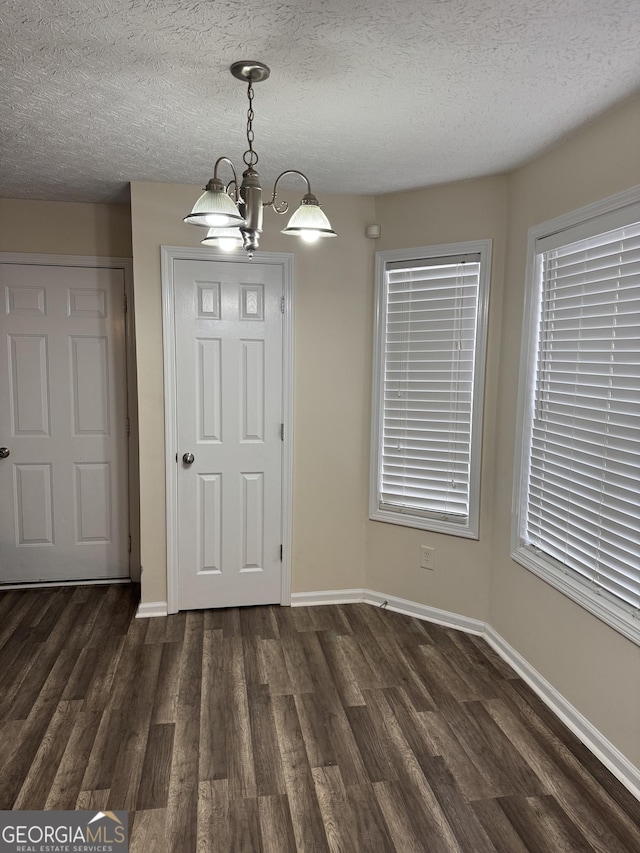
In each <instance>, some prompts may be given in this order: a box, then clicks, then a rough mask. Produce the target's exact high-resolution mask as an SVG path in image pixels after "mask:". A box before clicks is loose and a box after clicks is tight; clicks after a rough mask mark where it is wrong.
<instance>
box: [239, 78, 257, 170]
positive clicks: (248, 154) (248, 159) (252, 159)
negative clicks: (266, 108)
mask: <svg viewBox="0 0 640 853" xmlns="http://www.w3.org/2000/svg"><path fill="white" fill-rule="evenodd" d="M247 97H248V98H249V109H248V110H247V142H248V144H249V147H248V148H247V150H246V151H245V152H244V155H243V157H242V159H243V160H244V162H245V163H246V165H247V166H249V167H253V166H255V165H256V163H257V162H258V155H257V154H256V152H255V151H254V150H253V140H254V138H255V137H254V133H253V118H254V113H253V81H252V80H251V79H250V80H249V87H248V89H247Z"/></svg>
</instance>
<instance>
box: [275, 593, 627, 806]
mask: <svg viewBox="0 0 640 853" xmlns="http://www.w3.org/2000/svg"><path fill="white" fill-rule="evenodd" d="M358 601H359V602H365V603H367V604H373V605H375V606H377V607H381V606H382V605H383V604H385V603H386V604H385V606H386V607H387V608H388V609H389V610H394V611H396V612H397V613H404V614H405V615H406V616H414V617H415V618H416V619H424V620H425V621H426V622H436V623H437V624H438V625H444V626H445V627H447V628H456V629H457V630H459V631H465V632H466V633H468V634H479V635H481V636H483V637H484V638H485V639H486V641H487V642H488V643H489V645H490V646H491V647H492V648H493V649H495V651H496V652H497V653H498V654H499V655H500V657H501V658H503V659H504V660H505V661H506V662H507V663H508V664H509V665H510V666H511V667H512V668H513V669H514V670H515V671H516V672H517V673H518V675H519V676H520V677H521V678H522V679H523V680H524V681H526V682H527V684H528V685H529V687H531V688H532V690H533V691H534V692H535V693H536V694H537V695H538V696H539V697H540V699H542V701H543V702H544V703H545V705H546V706H547V707H548V708H550V709H551V710H552V711H553V713H554V714H555V715H556V716H557V717H558V718H559V719H560V720H562V722H563V723H564V724H565V725H566V726H567V727H568V728H569V729H570V730H571V731H572V732H573V733H574V734H575V735H576V736H577V737H578V738H579V739H580V740H581V741H582V743H583V744H584V745H585V746H586V747H587V748H588V749H589V750H591V752H593V754H594V755H595V756H596V757H597V758H598V759H599V760H600V761H601V762H602V763H603V764H604V765H605V767H607V768H608V769H609V770H610V771H611V772H612V773H613V775H614V776H615V777H616V778H617V779H619V780H620V782H622V784H623V785H624V786H625V788H627V789H628V790H629V791H630V792H631V793H632V794H633V795H634V797H636V798H637V799H639V800H640V769H639V768H638V767H636V766H635V765H634V764H632V763H631V762H630V761H629V760H628V759H627V758H626V757H625V756H624V755H623V754H622V753H621V752H620V750H619V749H618V748H617V747H616V746H614V745H613V744H612V743H611V741H610V740H608V739H607V738H606V737H605V736H604V735H603V734H602V733H601V732H599V731H598V729H596V728H595V726H593V725H592V724H591V723H590V722H589V720H587V718H586V717H585V716H583V714H581V713H580V711H578V709H577V708H575V707H574V706H573V705H572V704H571V702H569V700H568V699H565V697H564V696H563V695H562V694H561V693H559V692H558V691H557V690H556V689H555V687H553V685H552V684H550V683H549V682H548V681H547V680H546V678H544V676H542V675H541V674H540V673H539V672H538V671H537V670H536V669H534V667H533V666H531V664H530V663H528V662H527V661H526V660H525V659H524V658H523V657H522V655H521V654H520V653H519V652H517V651H516V650H515V649H514V648H513V647H512V646H510V645H509V643H507V641H506V640H505V639H504V638H503V637H501V636H500V634H498V632H497V631H495V630H494V629H493V628H492V627H491V625H489V624H488V623H486V622H482V621H480V620H479V619H470V618H469V617H468V616H461V615H460V614H457V613H451V612H449V611H448V610H440V609H438V608H437V607H430V606H429V605H426V604H419V603H418V602H415V601H408V600H407V599H404V598H396V596H393V595H385V594H384V593H380V592H374V591H373V590H370V589H336V590H322V591H320V592H295V593H293V594H292V595H291V605H292V607H304V606H310V605H317V604H349V603H353V602H358Z"/></svg>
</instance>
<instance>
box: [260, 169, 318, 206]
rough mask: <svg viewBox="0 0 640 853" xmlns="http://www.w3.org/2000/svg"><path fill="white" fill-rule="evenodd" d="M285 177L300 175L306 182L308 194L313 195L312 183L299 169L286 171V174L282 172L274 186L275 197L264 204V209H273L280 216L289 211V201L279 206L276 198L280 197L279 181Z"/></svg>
mask: <svg viewBox="0 0 640 853" xmlns="http://www.w3.org/2000/svg"><path fill="white" fill-rule="evenodd" d="M285 175H299V176H300V177H301V178H302V179H303V180H304V181H306V184H307V193H311V183H310V181H309V178H308V177H307V176H306V175H305V174H304V172H299V171H298V169H286V170H285V171H284V172H280V174H279V175H278V177H277V178H276V180H275V183H274V185H273V195H272V197H271V199H270V201H265V202H264V204H263V206H264V207H271V208H272V209H273V210H274V211H275V212H276V213H280V214H285V213H286V212H287V211H288V210H289V202H288V201H283V202H281V203H280V204H279V205H277V204H276V198H277V197H278V181H279V180H280V178H284V176H285Z"/></svg>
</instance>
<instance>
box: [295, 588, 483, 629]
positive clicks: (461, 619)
mask: <svg viewBox="0 0 640 853" xmlns="http://www.w3.org/2000/svg"><path fill="white" fill-rule="evenodd" d="M356 602H364V603H365V604H373V605H374V606H375V607H382V605H384V606H385V607H386V608H387V609H388V610H395V612H396V613H403V614H404V615H405V616H415V618H416V619H424V620H425V621H426V622H437V624H438V625H444V626H445V627H446V628H457V629H458V630H460V631H466V632H467V633H469V634H482V633H483V632H484V622H481V621H480V620H479V619H470V618H469V617H468V616H460V615H459V614H457V613H450V612H449V611H448V610H440V609H439V608H437V607H430V606H429V605H428V604H418V603H417V602H416V601H409V600H408V599H406V598H397V597H396V596H395V595H385V594H384V593H382V592H375V591H374V590H372V589H328V590H322V591H321V592H294V593H292V594H291V606H292V607H310V606H313V605H318V604H353V603H356Z"/></svg>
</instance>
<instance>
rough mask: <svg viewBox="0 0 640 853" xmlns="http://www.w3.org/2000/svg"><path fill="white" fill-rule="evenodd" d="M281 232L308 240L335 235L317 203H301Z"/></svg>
mask: <svg viewBox="0 0 640 853" xmlns="http://www.w3.org/2000/svg"><path fill="white" fill-rule="evenodd" d="M282 233H283V234H295V235H298V236H299V237H303V238H306V239H309V241H310V242H311V241H312V240H315V239H317V238H318V237H337V234H336V232H335V231H334V230H333V228H332V227H331V223H330V222H329V220H328V219H327V217H326V216H325V215H324V212H323V211H322V209H321V207H320V205H319V204H301V205H300V207H299V208H298V209H297V210H296V212H295V213H294V214H293V216H292V217H291V219H290V220H289V224H288V225H287V227H286V228H283V229H282Z"/></svg>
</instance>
